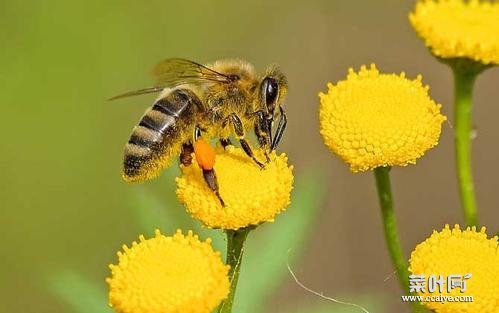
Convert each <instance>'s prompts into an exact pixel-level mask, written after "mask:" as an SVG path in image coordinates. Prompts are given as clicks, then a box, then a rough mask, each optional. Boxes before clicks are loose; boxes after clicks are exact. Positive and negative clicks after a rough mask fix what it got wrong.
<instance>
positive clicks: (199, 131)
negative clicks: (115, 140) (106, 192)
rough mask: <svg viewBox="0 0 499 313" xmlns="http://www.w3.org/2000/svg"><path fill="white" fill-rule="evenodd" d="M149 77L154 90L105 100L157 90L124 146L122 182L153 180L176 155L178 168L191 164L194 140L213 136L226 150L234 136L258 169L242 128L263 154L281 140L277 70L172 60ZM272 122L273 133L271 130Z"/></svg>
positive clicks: (208, 176) (211, 180)
mask: <svg viewBox="0 0 499 313" xmlns="http://www.w3.org/2000/svg"><path fill="white" fill-rule="evenodd" d="M153 74H154V75H155V76H156V78H157V84H156V85H155V86H154V87H150V88H145V89H141V90H136V91H131V92H127V93H124V94H121V95H118V96H116V97H113V98H111V99H119V98H123V97H128V96H135V95H141V94H148V93H155V92H160V95H159V97H158V98H157V99H156V101H155V102H154V104H153V105H152V106H151V107H150V108H148V109H147V110H146V112H145V113H144V115H143V116H142V118H141V119H140V122H139V123H138V125H137V126H135V127H134V129H133V131H132V135H131V136H130V139H129V141H128V143H127V144H126V145H125V150H124V158H123V179H124V180H125V181H127V182H141V181H145V180H148V179H151V178H154V177H156V176H158V175H159V174H160V172H161V171H162V170H163V169H164V168H166V167H168V166H169V165H170V164H171V160H172V159H173V157H176V156H178V157H180V162H181V163H182V164H184V165H189V164H191V161H192V153H194V152H195V146H196V142H197V141H199V140H200V139H201V137H205V138H208V139H209V138H217V139H218V140H219V141H220V143H221V144H222V146H223V147H226V146H227V145H229V144H231V142H230V139H229V138H230V136H231V135H234V137H235V138H236V139H237V140H238V141H239V143H240V145H241V147H242V148H243V150H244V151H245V153H246V154H247V155H248V157H250V158H251V159H252V160H253V161H254V162H255V164H256V165H258V166H259V167H261V168H263V167H264V164H263V163H262V162H261V161H260V160H258V159H257V158H256V157H255V155H254V153H253V150H252V148H251V146H250V144H249V142H248V140H247V139H246V130H248V129H252V130H253V131H254V133H255V135H256V138H257V140H258V144H259V146H260V147H261V148H264V150H265V151H267V154H268V152H270V151H272V150H275V149H276V147H277V145H278V144H279V142H280V140H281V138H282V136H283V133H284V130H285V128H286V123H287V118H286V114H285V111H284V109H283V107H282V105H283V101H284V98H285V95H286V92H287V81H286V77H285V76H284V74H283V73H282V72H281V71H280V70H279V69H278V68H277V67H275V66H270V67H269V68H267V70H266V71H265V73H264V74H263V75H257V74H256V72H255V70H254V67H253V65H251V64H250V63H248V62H245V61H242V60H222V61H217V62H215V63H213V64H211V65H206V66H205V65H201V64H199V63H196V62H193V61H189V60H185V59H178V58H174V59H166V60H164V61H162V62H160V63H159V64H158V65H157V66H156V67H155V68H154V71H153ZM277 118H279V122H278V125H277V129H276V131H275V134H274V135H273V134H272V126H273V122H274V120H275V119H276V120H277ZM267 154H266V156H267ZM267 161H268V156H267ZM200 165H201V164H200ZM203 173H204V177H205V181H206V183H207V184H208V186H209V187H210V188H211V189H212V190H213V191H214V192H215V193H216V194H217V196H218V197H219V199H220V201H221V202H222V205H223V200H222V198H221V197H220V195H219V194H218V185H217V182H216V175H215V172H214V169H213V168H203Z"/></svg>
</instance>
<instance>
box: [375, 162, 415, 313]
mask: <svg viewBox="0 0 499 313" xmlns="http://www.w3.org/2000/svg"><path fill="white" fill-rule="evenodd" d="M374 177H375V178H376V187H377V190H378V198H379V205H380V208H381V216H382V219H383V227H384V231H385V241H386V245H387V246H388V252H389V253H390V258H391V259H392V263H393V265H394V266H395V269H396V271H397V276H398V278H399V282H400V285H401V286H402V290H404V291H406V292H407V293H409V270H408V266H407V262H406V258H405V257H404V253H403V251H402V247H401V245H400V240H399V236H398V229H397V220H396V218H395V211H394V209H393V198H392V190H391V184H390V168H389V167H378V168H376V169H375V170H374ZM410 305H411V307H412V311H413V312H424V310H423V308H422V306H421V305H420V304H419V303H417V302H410Z"/></svg>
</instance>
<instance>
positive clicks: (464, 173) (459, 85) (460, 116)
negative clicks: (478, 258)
mask: <svg viewBox="0 0 499 313" xmlns="http://www.w3.org/2000/svg"><path fill="white" fill-rule="evenodd" d="M452 69H453V73H454V123H455V129H454V132H455V136H454V140H455V154H456V170H457V179H458V185H459V195H460V197H461V205H462V208H463V211H464V220H465V222H466V224H467V225H468V226H473V225H476V224H477V222H478V218H477V209H476V199H475V187H474V184H473V174H472V170H471V139H472V131H473V130H472V124H471V113H472V96H473V84H474V82H475V79H476V76H477V74H476V73H473V72H467V71H464V70H463V69H461V68H460V67H458V66H454V67H452Z"/></svg>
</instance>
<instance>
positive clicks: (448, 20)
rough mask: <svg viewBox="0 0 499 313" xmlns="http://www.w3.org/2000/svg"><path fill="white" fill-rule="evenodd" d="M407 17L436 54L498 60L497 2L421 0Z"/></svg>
mask: <svg viewBox="0 0 499 313" xmlns="http://www.w3.org/2000/svg"><path fill="white" fill-rule="evenodd" d="M409 20H410V22H411V24H412V26H413V27H414V29H415V30H416V33H417V34H418V36H420V37H421V38H422V39H423V40H424V41H425V44H426V46H427V47H429V48H430V49H431V51H432V53H433V54H434V55H436V56H439V57H442V58H468V59H472V60H475V61H478V62H481V63H484V64H490V63H492V64H499V36H498V35H497V34H498V33H499V3H490V2H479V1H477V0H472V1H463V0H440V1H433V0H424V1H420V2H418V3H417V5H416V9H415V10H414V12H413V13H411V14H410V15H409Z"/></svg>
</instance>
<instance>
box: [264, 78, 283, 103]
mask: <svg viewBox="0 0 499 313" xmlns="http://www.w3.org/2000/svg"><path fill="white" fill-rule="evenodd" d="M264 88H265V89H264V92H265V102H266V104H267V106H271V105H273V104H275V101H276V99H277V95H278V93H279V85H278V84H277V82H276V81H275V79H273V78H271V77H267V78H265V80H264Z"/></svg>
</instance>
